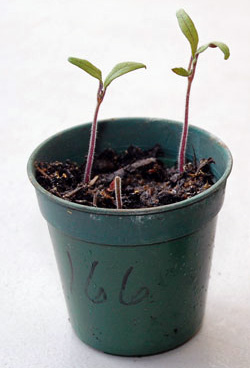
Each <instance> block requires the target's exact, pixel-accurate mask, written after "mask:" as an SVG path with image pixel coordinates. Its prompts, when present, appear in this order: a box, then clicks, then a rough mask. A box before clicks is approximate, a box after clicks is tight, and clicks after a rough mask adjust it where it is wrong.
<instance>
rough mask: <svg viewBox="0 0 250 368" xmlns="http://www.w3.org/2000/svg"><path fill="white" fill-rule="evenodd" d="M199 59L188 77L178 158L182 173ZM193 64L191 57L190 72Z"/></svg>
mask: <svg viewBox="0 0 250 368" xmlns="http://www.w3.org/2000/svg"><path fill="white" fill-rule="evenodd" d="M197 59H198V55H196V61H195V62H194V63H193V71H192V74H191V75H190V76H189V77H188V86H187V93H186V104H185V120H184V126H183V130H182V135H181V143H180V149H179V156H178V169H179V172H180V173H182V172H183V171H184V165H185V156H186V147H187V137H188V116H189V99H190V91H191V86H192V82H193V79H194V75H195V69H196V65H197ZM192 62H193V57H191V59H190V62H189V66H188V70H189V71H190V70H191V67H192Z"/></svg>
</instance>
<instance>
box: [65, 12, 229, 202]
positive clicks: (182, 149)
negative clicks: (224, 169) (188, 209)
mask: <svg viewBox="0 0 250 368" xmlns="http://www.w3.org/2000/svg"><path fill="white" fill-rule="evenodd" d="M176 15H177V19H178V23H179V26H180V29H181V31H182V33H183V34H184V35H185V37H186V38H187V40H188V42H189V44H190V47H191V57H190V62H189V65H188V68H187V69H185V68H182V67H178V68H173V69H172V70H173V72H174V73H176V74H178V75H180V76H182V77H186V78H187V92H186V102H185V117H184V124H183V130H182V136H181V141H180V146H179V154H178V169H179V172H180V173H182V172H183V171H184V169H185V154H186V146H187V138H188V120H189V101H190V91H191V86H192V82H193V80H194V76H195V71H196V66H197V61H198V57H199V55H200V54H201V53H202V52H204V51H205V50H207V49H208V48H216V47H218V48H219V49H220V50H221V51H222V52H223V53H224V59H225V60H226V59H228V58H229V56H230V52H229V48H228V46H227V45H226V44H224V43H222V42H217V41H213V42H209V43H207V44H205V45H203V46H200V47H198V43H199V36H198V32H197V30H196V28H195V26H194V23H193V21H192V20H191V18H190V17H189V15H188V14H187V13H186V12H185V11H184V10H183V9H180V10H178V11H177V13H176ZM68 60H69V61H70V62H71V63H72V64H74V65H76V66H78V67H79V68H81V69H83V70H84V71H85V72H87V73H88V74H90V75H91V76H93V77H94V78H96V79H98V80H99V87H98V91H97V105H96V109H95V114H94V119H93V123H92V128H91V135H90V143H89V151H88V156H87V163H86V167H85V174H84V183H85V184H88V183H89V181H90V179H91V171H92V166H93V160H94V153H95V144H96V134H97V119H98V113H99V108H100V105H101V103H102V101H103V99H104V96H105V93H106V90H107V87H108V86H109V85H110V83H111V82H112V81H113V80H114V79H116V78H118V77H120V76H122V75H123V74H126V73H129V72H131V71H134V70H136V69H140V68H146V66H145V65H144V64H142V63H136V62H124V63H120V64H117V65H116V66H115V67H114V68H113V69H112V70H111V72H110V73H109V74H108V76H107V77H106V79H105V80H104V81H103V80H102V72H101V71H100V69H98V68H97V67H95V66H94V65H93V64H91V63H90V62H89V61H87V60H82V59H78V58H73V57H71V58H69V59H68ZM115 184H116V200H117V208H121V207H122V202H121V182H120V180H119V179H117V178H116V180H115Z"/></svg>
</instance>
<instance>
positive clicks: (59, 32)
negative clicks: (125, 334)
mask: <svg viewBox="0 0 250 368" xmlns="http://www.w3.org/2000/svg"><path fill="white" fill-rule="evenodd" d="M180 7H183V8H185V10H186V11H187V12H188V13H189V14H190V15H191V17H192V18H193V20H194V21H195V24H196V27H197V29H198V31H199V34H200V41H201V44H203V43H206V42H208V41H214V40H221V41H224V42H226V43H228V45H229V46H230V48H231V58H230V59H229V60H228V61H224V60H223V55H222V54H221V52H220V51H219V50H218V49H213V50H212V49H210V50H208V51H206V52H205V53H204V54H202V55H201V56H200V60H199V64H198V67H197V74H196V79H195V81H194V84H193V91H192V96H191V111H190V114H191V123H192V124H194V125H198V126H200V127H203V128H205V129H207V130H209V131H211V132H213V133H214V134H215V135H217V136H219V137H220V138H221V139H223V140H224V142H225V143H226V144H227V145H228V146H229V147H230V149H231V151H232V153H233V156H234V169H233V172H232V174H231V176H230V178H229V180H228V186H227V194H226V199H225V203H224V207H223V209H222V211H221V213H220V216H219V223H218V228H217V236H216V245H215V250H214V259H213V266H212V272H211V280H210V287H209V293H208V303H207V309H206V316H205V320H204V325H203V328H202V330H201V331H200V333H199V334H198V335H197V336H196V337H195V338H193V339H192V340H191V341H190V342H188V343H187V344H185V345H184V346H182V347H180V348H178V349H176V350H173V351H171V352H168V353H164V354H161V355H157V356H152V357H145V358H121V357H113V356H109V355H105V354H103V353H100V352H97V351H94V350H93V349H91V348H89V347H88V346H86V345H84V344H83V343H82V342H80V341H79V340H78V339H77V337H76V336H75V335H74V333H73V331H72V329H71V326H70V324H69V322H68V316H67V312H66V308H65V304H64V299H63V295H62V290H61V286H60V281H59V276H58V273H57V268H56V263H55V259H54V255H53V250H52V247H51V244H50V240H49V237H48V233H47V228H46V224H45V221H44V220H43V219H42V217H41V215H40V213H39V210H38V206H37V203H36V197H35V192H34V189H33V188H32V186H31V185H30V183H29V181H28V179H27V175H26V162H27V160H28V156H29V155H30V153H31V152H32V150H33V149H34V148H35V147H36V146H37V145H38V144H39V143H40V142H41V141H43V140H44V139H45V138H47V137H49V136H50V135H51V134H53V133H56V132H58V131H60V130H62V129H64V128H68V127H70V126H71V125H76V124H79V123H82V122H88V121H91V119H92V116H93V110H94V105H95V98H96V89H97V81H96V80H95V79H93V78H91V77H89V76H88V75H87V74H85V73H84V72H82V71H81V70H80V69H78V68H76V67H74V66H72V65H71V64H69V63H68V62H67V57H68V56H76V57H80V58H86V59H89V60H90V61H91V62H92V63H94V64H95V65H97V66H98V67H99V68H101V69H102V70H103V73H104V75H106V74H107V73H108V72H109V71H110V69H111V68H112V67H113V66H114V65H115V64H116V63H118V62H121V61H127V60H132V61H140V62H144V63H145V64H147V66H148V69H147V70H146V71H145V70H139V71H136V72H134V73H131V74H129V75H127V76H124V77H122V78H121V79H119V80H117V81H115V82H113V84H112V85H111V86H110V88H109V90H108V92H107V95H106V99H105V101H104V104H103V106H102V108H101V112H100V119H101V118H109V117H119V116H148V117H165V118H171V119H175V120H182V119H183V110H184V98H185V90H186V80H185V79H184V78H181V77H178V76H176V75H175V74H173V73H172V72H171V68H172V67H175V66H183V67H186V66H187V64H188V59H189V46H188V43H187V41H186V40H185V39H184V36H183V35H182V34H181V32H180V30H179V29H178V25H177V21H176V17H175V12H176V10H177V9H179V8H180ZM0 10H1V11H0V22H1V37H0V50H1V51H0V52H1V58H0V70H1V73H0V79H1V80H0V93H1V118H0V119H1V134H0V150H1V153H0V154H1V166H0V167H1V169H0V173H1V181H0V183H1V191H0V195H1V222H0V226H1V239H2V241H1V248H0V262H1V265H0V270H1V271H0V289H1V290H0V293H1V294H0V295H1V299H0V317H1V321H0V326H1V327H0V328H1V333H0V366H1V367H4V368H19V367H20V368H30V367H32V368H33V367H36V368H40V367H41V368H58V367H60V368H64V367H65V368H66V367H71V368H76V367H77V368H78V367H84V368H85V367H97V368H99V367H100V368H105V367H108V368H115V367H117V366H119V367H121V368H127V367H128V368H131V367H138V368H141V367H144V368H145V367H147V368H153V367H154V368H155V367H159V368H163V367H164V368H165V367H173V368H182V367H185V368H191V367H192V368H205V367H206V368H226V367H227V368H247V367H249V366H250V352H249V341H250V242H249V215H250V210H249V208H250V200H249V185H250V180H249V176H250V170H249V142H250V129H249V126H250V122H249V115H250V107H249V103H250V98H249V89H250V72H249V70H250V67H249V60H250V47H249V38H250V21H249V19H250V15H249V14H250V6H249V1H248V0H238V1H234V0H232V1H225V0H220V1H218V0H209V1H206V2H205V1H198V0H193V1H187V0H186V1H185V0H183V1H181V0H178V1H170V0H169V1H167V0H165V1H163V0H155V1H153V0H151V1H149V0H126V1H120V0H91V1H86V0H81V1H80V0H61V1H59V0H43V1H42V0H37V1H35V0H22V1H21V0H20V1H18V0H11V1H6V0H5V1H2V2H1V6H0Z"/></svg>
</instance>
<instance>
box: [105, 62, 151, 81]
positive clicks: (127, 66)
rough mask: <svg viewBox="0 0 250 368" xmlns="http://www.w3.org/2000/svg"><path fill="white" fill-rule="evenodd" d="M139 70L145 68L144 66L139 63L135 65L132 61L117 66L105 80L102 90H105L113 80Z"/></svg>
mask: <svg viewBox="0 0 250 368" xmlns="http://www.w3.org/2000/svg"><path fill="white" fill-rule="evenodd" d="M140 68H146V65H144V64H141V63H135V62H132V61H127V62H124V63H119V64H117V65H116V66H115V67H114V68H113V69H112V70H111V72H110V73H109V74H108V76H107V78H106V79H105V81H104V88H107V87H108V86H109V85H110V83H111V82H112V81H113V80H114V79H116V78H118V77H120V76H121V75H123V74H126V73H129V72H132V71H133V70H136V69H140Z"/></svg>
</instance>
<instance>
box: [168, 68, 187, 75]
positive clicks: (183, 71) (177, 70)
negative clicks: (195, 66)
mask: <svg viewBox="0 0 250 368" xmlns="http://www.w3.org/2000/svg"><path fill="white" fill-rule="evenodd" d="M172 71H173V72H174V73H175V74H178V75H180V76H182V77H189V76H190V75H191V73H192V71H191V70H187V69H184V68H173V69H172Z"/></svg>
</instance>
